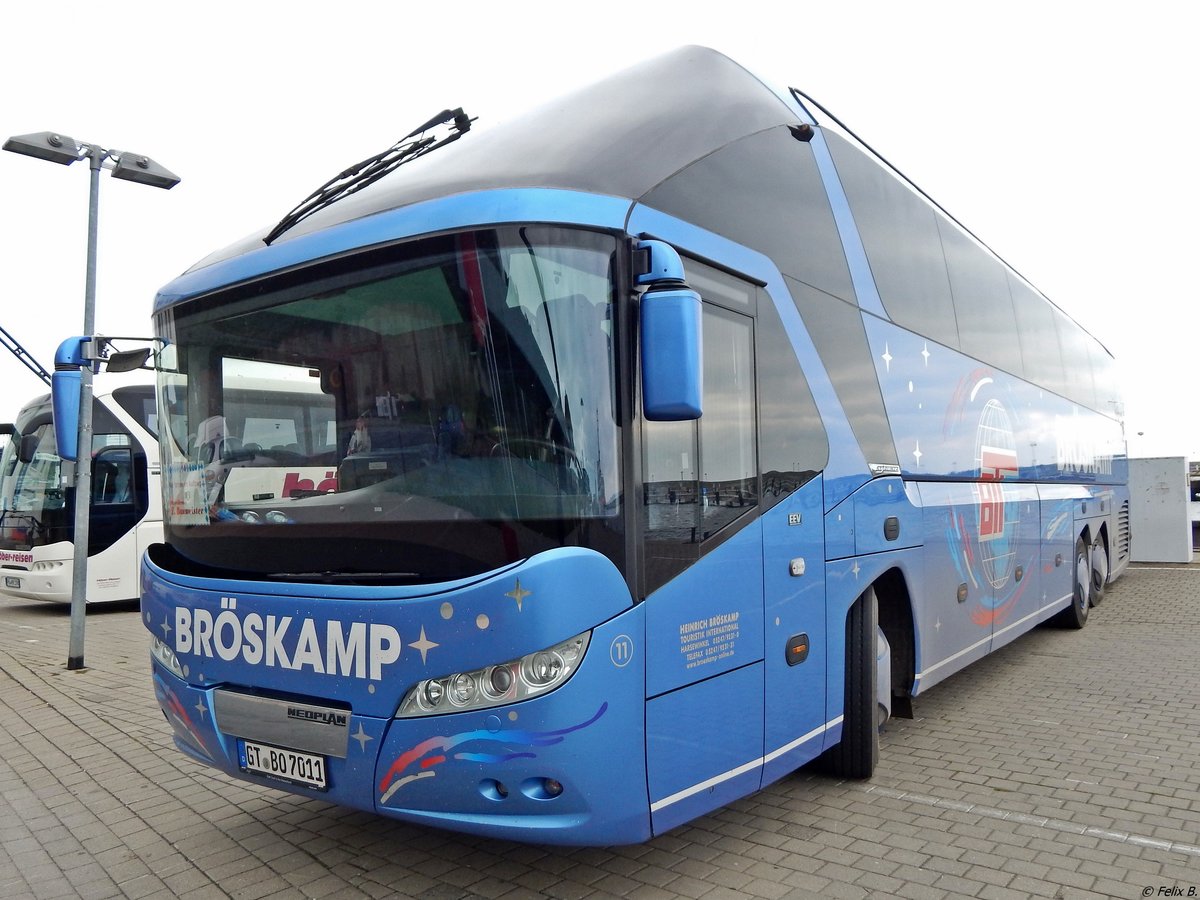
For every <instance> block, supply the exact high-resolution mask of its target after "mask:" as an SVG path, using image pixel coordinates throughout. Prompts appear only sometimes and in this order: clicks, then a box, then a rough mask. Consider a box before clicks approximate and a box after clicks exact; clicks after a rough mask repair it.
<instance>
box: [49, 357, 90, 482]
mask: <svg viewBox="0 0 1200 900" xmlns="http://www.w3.org/2000/svg"><path fill="white" fill-rule="evenodd" d="M87 340H88V339H87V338H82V337H72V338H67V339H66V340H65V341H63V342H62V343H61V344H59V345H58V350H57V351H56V352H55V354H54V374H53V375H51V376H50V397H51V402H52V403H53V405H54V439H55V441H56V442H57V443H58V455H59V457H60V458H62V459H65V460H67V461H69V462H74V461H75V460H76V459H78V457H79V453H78V445H79V384H80V382H81V381H82V380H83V376H82V374H81V373H80V367H82V366H85V365H91V363H90V361H88V360H87V359H86V358H85V357H84V346H83V345H84V343H85V342H86V341H87Z"/></svg>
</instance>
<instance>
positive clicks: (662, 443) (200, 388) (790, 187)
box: [142, 47, 1129, 844]
mask: <svg viewBox="0 0 1200 900" xmlns="http://www.w3.org/2000/svg"><path fill="white" fill-rule="evenodd" d="M812 105H813V104H811V103H809V102H807V101H805V100H804V98H803V96H802V95H800V94H799V93H798V92H796V91H794V90H791V91H789V90H776V89H772V88H770V87H768V86H766V85H765V84H763V83H762V82H761V81H759V80H758V79H757V78H755V77H753V76H752V75H751V74H749V73H748V72H747V71H746V70H745V69H743V68H741V67H740V66H738V65H737V64H735V63H733V62H731V61H730V60H729V59H727V58H725V57H723V56H721V55H720V54H718V53H715V52H713V51H710V50H707V49H702V48H695V47H690V48H684V49H680V50H677V51H674V52H672V53H669V54H667V55H665V56H663V57H661V58H658V59H656V60H653V61H650V62H646V63H643V64H641V65H638V66H636V67H634V68H632V69H630V70H628V71H625V72H623V73H621V74H618V75H615V76H613V77H611V78H608V79H607V80H605V81H602V82H600V83H598V84H596V85H594V86H592V87H589V88H586V89H584V90H581V91H579V92H578V93H576V94H574V95H572V96H568V97H566V98H565V99H562V100H560V101H558V102H556V103H553V104H551V105H549V106H548V107H546V108H545V109H542V110H541V111H539V112H536V113H533V114H531V115H529V116H527V117H526V118H523V119H519V120H515V121H513V122H511V123H508V124H506V125H504V126H501V127H496V128H494V129H491V130H482V131H477V132H475V133H471V134H466V135H465V136H463V139H462V140H457V141H455V142H454V143H453V144H452V145H451V146H445V147H441V149H437V152H436V153H433V152H429V153H426V152H425V151H426V150H430V149H433V148H434V147H436V146H438V145H440V144H443V143H448V142H449V140H450V139H451V138H453V137H458V136H460V135H462V134H463V132H465V131H467V130H468V129H469V127H470V120H469V119H468V118H467V117H466V116H465V115H463V114H461V112H460V111H455V113H448V114H447V115H445V116H442V117H441V122H440V124H439V122H438V120H436V118H435V121H433V122H431V123H428V126H429V127H427V128H426V129H425V131H429V130H430V128H432V130H434V131H436V130H437V129H438V128H440V127H442V126H443V125H446V124H447V123H448V122H450V120H451V119H453V125H450V126H448V127H452V128H454V129H456V131H455V132H454V133H453V134H452V135H450V137H448V138H445V139H442V140H437V141H435V140H434V139H433V138H431V137H428V136H427V135H426V133H425V131H421V130H420V129H419V130H418V132H419V134H418V133H414V134H418V136H416V137H413V136H410V137H412V140H411V141H409V142H408V143H406V144H403V145H397V147H399V148H400V149H399V150H396V151H395V155H393V156H391V157H389V156H388V155H387V154H381V155H380V156H379V157H376V158H373V160H369V161H366V165H365V166H364V167H361V171H358V174H355V172H354V171H351V170H348V172H345V173H342V175H341V176H339V179H341V180H340V181H339V180H338V179H335V180H334V182H330V184H329V185H326V186H325V187H324V188H322V190H320V191H318V192H317V193H316V194H314V195H313V197H312V198H310V200H309V201H307V202H306V204H302V205H301V207H298V208H297V210H296V211H294V212H293V214H292V215H290V216H289V217H288V218H287V219H285V220H284V222H281V223H280V225H279V226H277V227H276V228H274V229H271V231H270V232H265V231H264V232H263V233H262V234H260V235H258V236H255V237H252V238H250V239H247V240H245V241H243V242H241V243H239V244H236V245H234V246H232V247H230V248H229V249H226V250H224V251H222V252H219V253H216V254H214V255H212V256H210V257H208V258H207V259H205V260H203V261H202V262H200V263H199V264H198V265H197V266H195V267H194V268H193V269H191V270H189V271H188V272H186V273H185V274H183V275H182V276H180V277H179V278H178V279H177V280H175V281H173V282H172V283H171V284H169V285H167V286H166V287H165V288H163V290H162V291H161V292H160V294H159V296H158V298H157V300H156V305H155V311H154V315H155V323H156V326H155V327H156V332H157V334H158V335H159V336H160V337H161V338H163V339H164V340H165V341H166V342H168V343H169V346H168V347H167V349H166V350H165V351H164V352H163V353H162V354H161V355H160V357H159V359H158V366H159V369H160V375H159V409H160V414H161V417H162V427H161V429H160V431H161V455H162V466H163V480H164V510H165V512H164V531H165V538H164V541H163V543H161V544H158V545H156V546H154V547H152V548H151V549H150V550H149V551H148V553H147V556H146V561H145V563H144V569H143V581H144V584H143V594H142V609H143V616H144V621H145V626H146V628H147V629H148V630H149V631H150V633H151V636H152V653H153V658H154V683H155V688H156V692H157V696H158V699H159V702H160V703H161V705H162V708H163V711H164V713H165V714H166V716H167V719H168V720H169V721H170V724H171V726H172V728H173V730H174V736H175V741H176V743H177V744H178V746H179V748H180V749H181V750H182V751H183V752H184V753H186V754H188V755H189V756H191V757H192V758H194V759H196V760H199V761H201V762H203V763H206V764H208V765H210V766H213V767H215V768H218V769H220V770H222V771H224V772H225V773H227V774H229V775H232V776H235V777H239V778H244V779H247V780H249V781H253V782H256V783H261V784H268V785H273V786H276V787H279V788H281V789H283V790H288V791H292V792H295V793H299V794H303V795H306V796H312V797H321V798H325V799H328V800H329V801H332V802H335V803H339V804H345V805H347V806H351V807H357V808H360V809H364V810H370V811H374V812H377V813H380V814H384V815H388V816H394V817H396V818H399V819H403V820H407V821H409V822H414V823H425V824H428V825H434V826H439V827H446V828H452V829H459V830H463V831H468V832H474V833H479V834H484V835H490V836H496V837H503V838H511V839H518V840H531V841H538V842H545V843H584V844H608V843H629V842H637V841H642V840H645V839H648V838H650V837H651V836H653V835H656V834H660V833H662V832H664V831H666V830H668V829H670V828H672V827H674V826H677V825H679V824H680V823H683V822H686V821H688V820H690V819H692V818H694V817H696V816H698V815H701V814H703V813H706V812H708V811H710V810H713V809H714V808H716V807H719V806H721V805H722V804H725V803H728V802H729V801H731V800H733V799H735V798H738V797H741V796H744V795H746V794H748V793H751V792H753V791H755V790H757V789H759V788H760V787H762V786H763V785H765V784H768V783H770V782H772V781H774V780H776V779H779V778H781V777H782V776H784V775H786V774H787V773H789V772H791V771H793V770H794V769H796V768H797V767H798V766H800V765H803V764H805V763H807V762H809V761H811V760H814V759H817V758H818V757H820V758H823V760H824V761H825V763H826V764H827V766H828V768H829V769H831V770H832V771H833V772H835V773H837V774H839V775H841V776H846V777H867V776H869V775H870V774H871V772H872V770H873V768H874V766H875V763H876V760H877V756H878V726H879V725H880V722H881V720H882V719H883V718H884V716H886V715H887V711H888V710H895V712H896V713H898V714H903V713H904V712H905V711H906V710H908V709H909V708H910V705H911V702H912V698H914V697H917V696H918V695H920V694H921V693H922V692H923V691H926V690H928V689H929V688H930V687H931V686H932V685H934V684H936V683H938V682H939V681H941V680H942V679H944V678H946V677H947V676H949V675H950V674H952V673H953V672H955V671H957V670H959V669H961V668H963V667H964V666H966V665H968V664H969V663H971V662H972V661H974V660H976V659H979V658H980V657H982V656H984V655H985V654H987V653H989V652H990V651H992V650H994V649H996V648H998V647H1000V646H1002V645H1004V644H1006V643H1008V642H1009V641H1012V640H1013V639H1015V638H1016V637H1018V636H1019V635H1020V634H1022V633H1024V632H1025V631H1027V630H1028V629H1030V628H1032V627H1034V626H1035V625H1037V624H1038V623H1040V622H1043V621H1045V620H1048V619H1055V620H1057V621H1058V622H1059V623H1061V624H1064V625H1067V626H1070V627H1076V628H1078V627H1082V626H1083V625H1084V624H1085V622H1086V620H1087V617H1088V611H1089V608H1090V607H1091V606H1092V605H1093V604H1094V603H1096V602H1098V601H1099V600H1100V597H1101V594H1102V592H1103V590H1104V587H1105V584H1106V583H1107V582H1109V581H1110V580H1111V579H1112V578H1114V577H1116V576H1117V575H1118V574H1119V573H1120V571H1121V570H1122V568H1123V567H1124V566H1125V564H1126V562H1127V560H1128V555H1129V530H1128V494H1127V488H1126V464H1125V457H1124V443H1123V437H1122V425H1121V422H1120V418H1119V416H1120V402H1119V397H1118V394H1117V389H1116V385H1115V381H1114V378H1113V374H1112V372H1113V365H1112V359H1111V357H1110V355H1109V354H1108V352H1107V351H1106V350H1105V349H1104V348H1103V347H1102V346H1101V345H1100V344H1099V343H1098V342H1097V341H1096V340H1094V339H1093V338H1092V337H1091V336H1090V335H1089V334H1088V333H1087V332H1085V331H1084V330H1083V329H1081V328H1080V327H1079V326H1078V325H1077V324H1076V323H1075V322H1073V321H1072V320H1071V319H1070V318H1069V317H1068V316H1066V315H1065V314H1063V313H1062V312H1061V311H1060V310H1059V309H1058V308H1057V307H1055V306H1054V305H1053V304H1052V303H1050V302H1049V301H1048V300H1047V299H1046V298H1045V297H1043V296H1042V295H1041V294H1040V293H1038V291H1037V290H1036V289H1034V288H1033V287H1032V286H1031V285H1030V284H1029V283H1028V282H1026V281H1025V280H1024V279H1023V278H1022V277H1021V276H1020V275H1018V274H1017V273H1016V272H1015V271H1013V270H1012V269H1011V268H1009V267H1008V266H1007V265H1005V264H1004V263H1003V262H1002V261H1001V260H999V259H998V258H997V257H996V256H995V255H994V254H993V253H992V252H991V251H989V250H988V249H987V248H986V247H985V246H983V245H982V244H981V243H980V242H979V241H978V240H976V239H975V238H974V237H973V236H972V235H971V234H970V233H969V232H967V231H966V230H964V229H963V228H962V227H961V226H960V225H959V224H958V223H957V222H956V221H954V220H953V219H952V218H951V217H949V216H948V215H946V214H945V213H944V212H942V211H941V210H940V209H939V208H938V207H937V206H936V205H934V204H932V203H931V202H930V201H929V200H928V199H926V198H925V197H924V196H923V195H922V194H921V193H920V192H918V191H916V190H914V189H913V188H912V187H911V186H910V185H909V184H908V183H906V182H905V181H904V180H903V179H901V178H899V177H897V175H896V173H894V172H893V171H892V170H890V169H889V168H888V167H886V166H884V165H882V164H881V162H880V160H879V159H878V158H876V157H875V156H873V155H872V154H871V153H868V152H866V151H865V150H864V148H863V147H862V146H861V145H860V144H858V143H857V142H856V141H855V140H853V139H852V136H850V135H849V134H848V133H847V132H845V130H844V129H841V128H840V127H837V126H836V125H835V124H833V123H821V122H818V121H817V118H816V117H815V116H814V114H813V112H812V110H811V107H812ZM414 148H415V149H414ZM393 149H394V150H395V148H393ZM410 151H411V155H412V156H413V157H414V158H413V160H412V162H411V165H407V166H405V167H404V168H403V170H400V171H397V172H395V173H394V174H392V175H390V176H388V177H381V176H383V175H386V174H387V172H388V171H390V168H391V165H390V162H391V160H393V159H397V158H398V157H399V156H403V155H405V154H408V153H410ZM416 157H420V158H416ZM335 199H336V200H337V202H331V201H333V200H335ZM254 385H260V386H262V385H266V386H267V387H263V388H262V390H263V392H264V397H268V395H269V398H270V399H269V402H268V401H267V400H265V399H263V398H259V400H258V401H256V402H255V401H254V400H253V398H254V395H255V388H254V387H253V386H254ZM289 397H293V398H294V400H295V402H291V401H289V399H288V398H289ZM264 407H269V410H268V411H267V412H264V411H263V409H264ZM287 473H291V476H290V480H289V477H285V476H286V474H287Z"/></svg>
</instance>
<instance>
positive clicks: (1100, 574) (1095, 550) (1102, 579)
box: [1091, 537, 1108, 606]
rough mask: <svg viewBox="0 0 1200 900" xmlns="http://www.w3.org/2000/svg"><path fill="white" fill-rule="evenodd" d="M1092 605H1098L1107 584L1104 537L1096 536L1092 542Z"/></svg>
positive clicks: (1106, 552)
mask: <svg viewBox="0 0 1200 900" xmlns="http://www.w3.org/2000/svg"><path fill="white" fill-rule="evenodd" d="M1091 560H1092V596H1091V600H1092V606H1099V605H1100V601H1101V600H1103V599H1104V588H1105V586H1106V585H1107V584H1108V548H1107V547H1106V546H1105V545H1104V538H1102V537H1099V538H1096V543H1094V544H1092V552H1091Z"/></svg>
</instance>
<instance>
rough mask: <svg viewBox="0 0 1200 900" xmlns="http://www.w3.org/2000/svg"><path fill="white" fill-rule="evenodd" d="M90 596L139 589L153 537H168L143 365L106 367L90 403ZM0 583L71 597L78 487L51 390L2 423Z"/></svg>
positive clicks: (103, 598) (131, 594)
mask: <svg viewBox="0 0 1200 900" xmlns="http://www.w3.org/2000/svg"><path fill="white" fill-rule="evenodd" d="M92 429H93V430H92V434H93V439H92V452H91V458H92V492H91V493H92V496H91V518H90V523H89V540H88V545H89V546H88V586H87V602H88V603H104V602H109V601H117V600H133V599H136V598H138V597H139V596H140V587H139V585H140V579H139V569H140V566H141V559H142V553H143V551H144V550H145V549H146V546H147V545H148V544H151V543H154V542H158V541H161V540H162V487H161V478H160V470H159V463H158V459H159V457H158V417H157V415H156V412H155V400H154V386H153V384H152V383H151V382H150V381H149V380H148V379H147V378H146V373H131V374H129V375H115V374H103V375H98V376H97V377H96V381H95V387H94V397H93V407H92ZM0 434H5V435H7V437H0V447H2V448H3V452H2V453H0V593H2V594H6V595H8V596H9V597H16V598H21V599H26V600H45V601H47V602H50V603H70V602H71V582H72V572H73V569H74V555H75V545H74V541H73V536H74V529H75V488H74V486H73V484H71V485H68V482H71V481H73V479H70V478H69V477H68V476H70V475H71V474H72V468H73V466H74V463H67V464H66V465H65V466H64V465H63V461H62V459H61V458H60V457H59V455H58V449H57V445H56V443H55V437H54V423H53V419H52V413H51V404H50V396H49V395H48V394H47V395H42V396H40V397H36V398H34V399H33V400H31V401H30V402H29V403H27V404H26V405H25V407H24V408H23V409H22V410H21V411H20V413H18V415H17V417H16V421H14V422H12V423H10V424H5V425H0Z"/></svg>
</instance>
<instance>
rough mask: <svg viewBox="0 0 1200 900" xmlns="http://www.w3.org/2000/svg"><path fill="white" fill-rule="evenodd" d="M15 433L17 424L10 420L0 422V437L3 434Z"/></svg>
mask: <svg viewBox="0 0 1200 900" xmlns="http://www.w3.org/2000/svg"><path fill="white" fill-rule="evenodd" d="M16 433H17V426H16V425H14V424H13V423H12V422H0V437H3V436H4V435H6V434H8V435H13V434H16Z"/></svg>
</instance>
